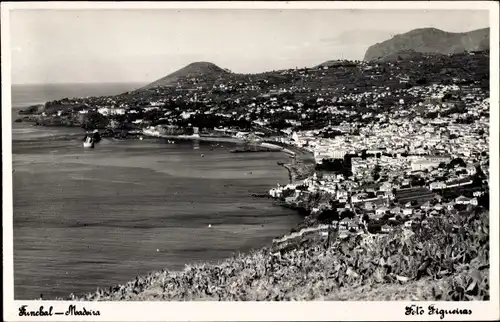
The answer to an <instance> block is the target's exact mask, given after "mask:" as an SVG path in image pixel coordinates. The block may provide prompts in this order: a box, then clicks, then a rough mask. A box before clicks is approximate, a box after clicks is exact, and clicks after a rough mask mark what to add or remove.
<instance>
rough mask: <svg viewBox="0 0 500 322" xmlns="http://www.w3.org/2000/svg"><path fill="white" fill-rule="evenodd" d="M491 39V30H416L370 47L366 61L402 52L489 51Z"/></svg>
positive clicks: (448, 52) (446, 52) (450, 52)
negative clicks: (456, 31) (460, 31)
mask: <svg viewBox="0 0 500 322" xmlns="http://www.w3.org/2000/svg"><path fill="white" fill-rule="evenodd" d="M489 39H490V31H489V28H484V29H478V30H473V31H469V32H465V33H452V32H446V31H443V30H439V29H436V28H421V29H414V30H412V31H409V32H407V33H404V34H401V35H396V36H394V37H393V38H391V39H389V40H386V41H384V42H382V43H377V44H375V45H373V46H370V47H369V48H368V50H367V51H366V53H365V57H364V60H367V61H370V60H375V59H384V57H387V56H391V55H394V54H395V53H398V52H402V51H403V52H404V51H414V52H417V53H433V54H452V53H460V52H463V51H481V50H487V49H489Z"/></svg>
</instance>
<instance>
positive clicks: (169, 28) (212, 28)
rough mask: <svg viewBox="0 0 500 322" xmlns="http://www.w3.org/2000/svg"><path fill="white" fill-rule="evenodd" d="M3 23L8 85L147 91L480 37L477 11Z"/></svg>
mask: <svg viewBox="0 0 500 322" xmlns="http://www.w3.org/2000/svg"><path fill="white" fill-rule="evenodd" d="M443 15H445V16H446V19H443ZM10 19H11V22H10V25H11V54H12V64H11V67H12V70H11V75H12V79H11V82H12V84H13V85H36V84H102V83H138V84H139V83H148V82H152V81H155V80H156V79H159V78H161V77H164V76H165V75H168V74H170V73H172V72H175V71H176V70H179V69H181V68H182V67H184V66H186V65H188V64H190V63H192V62H197V61H208V62H211V63H214V64H216V65H218V66H219V67H221V68H227V69H230V70H231V71H233V72H235V73H252V74H254V73H260V72H265V71H271V70H281V69H289V68H295V67H312V66H315V65H318V64H321V63H323V62H325V61H328V60H336V59H350V60H361V59H363V56H364V53H365V51H366V49H367V48H368V47H369V46H371V45H373V44H375V43H377V42H381V41H385V40H387V39H390V38H392V37H393V36H394V35H396V34H401V33H405V32H408V31H410V30H413V29H417V28H428V27H433V28H438V29H441V30H444V31H447V32H467V31H471V30H476V29H481V28H487V27H489V12H488V11H485V10H338V9H337V10H264V9H262V10H249V9H244V10H241V9H231V10H229V9H227V10H223V9H217V10H216V9H204V10H202V9H190V10H185V9H183V10H176V9H161V10H160V9H156V10H147V9H144V10H142V9H141V10H139V9H133V10H117V9H114V10H104V9H101V10H13V11H12V12H11V14H10Z"/></svg>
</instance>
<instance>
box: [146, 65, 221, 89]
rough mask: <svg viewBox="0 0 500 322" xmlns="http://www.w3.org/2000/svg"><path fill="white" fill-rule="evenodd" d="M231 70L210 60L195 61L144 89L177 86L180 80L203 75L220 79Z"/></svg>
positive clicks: (207, 77) (205, 77) (206, 77)
mask: <svg viewBox="0 0 500 322" xmlns="http://www.w3.org/2000/svg"><path fill="white" fill-rule="evenodd" d="M230 73H231V72H229V71H227V70H225V69H223V68H220V67H219V66H217V65H215V64H213V63H209V62H195V63H191V64H189V65H187V66H186V67H183V68H181V69H179V70H178V71H176V72H173V73H172V74H169V75H167V76H165V77H163V78H160V79H158V80H156V81H154V82H152V83H151V84H148V85H146V86H145V87H143V88H142V89H150V88H155V87H169V86H175V85H177V83H178V82H179V81H182V80H185V79H188V78H197V77H200V76H203V77H204V79H205V80H206V79H214V80H216V79H218V78H221V77H222V76H225V75H227V74H230Z"/></svg>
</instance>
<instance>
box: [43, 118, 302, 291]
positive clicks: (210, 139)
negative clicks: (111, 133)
mask: <svg viewBox="0 0 500 322" xmlns="http://www.w3.org/2000/svg"><path fill="white" fill-rule="evenodd" d="M36 127H40V128H45V127H46V126H36ZM50 128H53V127H50ZM63 128H67V127H63ZM82 133H85V132H84V130H82ZM142 136H144V140H148V139H153V140H154V139H172V140H180V141H204V142H225V143H230V144H244V143H245V142H246V141H245V140H242V139H239V138H233V137H219V136H188V135H161V136H154V135H153V136H152V135H141V134H139V133H137V134H134V135H133V136H128V137H125V138H123V139H118V140H119V141H121V140H123V141H135V140H143V138H142ZM103 138H105V137H104V136H103ZM107 139H114V138H113V137H109V138H107ZM252 145H254V146H256V147H264V148H265V149H274V151H271V152H283V153H285V155H288V156H290V154H291V153H293V154H294V155H296V156H298V157H299V158H301V157H302V156H303V155H304V152H307V151H303V150H302V149H300V148H296V147H292V146H288V147H287V148H286V147H282V146H279V145H274V144H270V143H267V142H253V143H252ZM292 149H294V150H295V151H296V152H298V153H296V152H294V151H291V150H292ZM258 152H266V151H258ZM305 159H307V158H305ZM283 167H284V168H286V169H287V171H288V175H289V177H290V176H292V175H293V174H292V173H293V171H294V170H293V168H290V167H287V166H283ZM268 188H272V186H270V187H268ZM249 197H253V198H264V197H265V198H267V199H272V198H271V197H270V195H269V192H268V190H267V189H266V191H262V192H261V193H258V194H252V195H249ZM273 204H274V205H275V206H279V207H284V206H283V205H279V204H276V203H274V202H273ZM284 208H289V207H284ZM294 210H296V209H294ZM299 213H300V212H299ZM301 224H303V222H302V221H301V222H300V223H299V224H297V225H293V227H289V230H290V231H293V230H294V229H297V227H300V225H301ZM288 234H289V233H285V234H283V235H281V236H275V237H274V238H273V239H275V238H276V237H277V238H284V237H286V236H287V235H288ZM273 239H271V240H270V241H269V242H266V243H265V244H264V245H262V246H259V247H256V248H255V249H253V250H250V251H247V252H241V251H239V250H238V249H235V250H234V252H233V253H234V254H248V253H250V252H254V251H263V250H265V249H268V248H270V247H272V246H273ZM228 259H229V258H225V259H222V261H227V260H228ZM190 265H193V263H190V262H187V263H185V266H190ZM159 269H160V268H159ZM177 272H182V270H179V271H177ZM147 273H148V272H144V274H147ZM77 293H84V292H77Z"/></svg>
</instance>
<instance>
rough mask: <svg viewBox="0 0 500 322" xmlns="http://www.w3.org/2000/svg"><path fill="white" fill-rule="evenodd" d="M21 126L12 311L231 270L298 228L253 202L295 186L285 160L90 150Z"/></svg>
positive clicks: (224, 153)
mask: <svg viewBox="0 0 500 322" xmlns="http://www.w3.org/2000/svg"><path fill="white" fill-rule="evenodd" d="M111 94H113V93H111ZM19 96H20V95H19V94H18V96H17V97H19ZM64 96H65V95H63V96H62V97H64ZM13 97H15V95H13ZM62 97H61V98H62ZM54 99H55V98H54ZM30 100H31V101H30V102H33V101H36V100H37V98H36V97H33V96H32V98H31V99H30ZM22 103H23V102H19V101H18V102H15V103H14V102H13V106H17V107H19V106H22ZM12 126H13V144H12V153H13V169H14V170H15V172H14V173H13V197H14V200H13V201H14V271H15V276H14V283H15V299H34V298H37V297H38V296H39V295H40V294H41V293H43V294H44V298H54V297H56V296H65V295H68V294H69V293H72V292H73V293H81V292H90V291H94V290H95V289H96V288H97V287H108V286H111V285H114V284H118V283H124V282H127V281H129V280H132V279H134V278H135V276H136V275H143V274H147V273H149V272H150V271H154V270H159V269H164V268H165V269H169V270H179V269H182V268H183V267H184V265H185V264H187V263H194V262H199V261H217V260H222V259H224V258H227V257H229V256H230V255H231V254H233V253H234V252H238V251H248V250H250V249H252V248H258V247H261V246H263V245H268V244H269V243H270V242H271V240H272V238H274V237H277V236H280V235H282V234H284V233H286V232H288V231H289V230H290V228H291V227H293V226H295V225H296V224H297V223H298V222H300V221H301V218H300V216H299V215H298V214H296V213H295V212H294V211H292V210H289V209H284V208H281V207H277V206H274V205H272V203H271V201H269V200H267V199H258V198H252V197H251V196H250V194H251V193H260V192H264V191H267V190H268V189H269V188H271V187H272V186H275V185H276V183H278V182H280V183H286V182H287V179H288V175H287V173H286V171H285V170H284V169H283V168H281V167H278V166H277V164H276V162H277V161H284V160H286V156H285V155H284V154H281V153H254V154H232V153H229V151H228V150H229V149H230V147H231V146H230V145H229V144H223V145H224V148H221V147H217V148H212V147H211V144H210V143H208V142H200V143H199V144H195V143H194V142H184V143H178V144H166V143H164V142H163V141H161V140H144V141H117V140H108V139H105V140H103V141H102V142H100V143H99V144H97V145H96V148H95V149H93V150H84V149H83V148H82V142H81V139H82V133H83V132H82V130H81V129H57V128H38V127H32V126H30V125H29V124H24V123H14V124H13V125H12ZM195 145H196V146H198V145H199V149H194V146H195ZM201 154H203V155H204V156H203V157H202V155H201ZM209 224H210V225H211V226H212V227H211V228H209V227H208V225H209Z"/></svg>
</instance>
